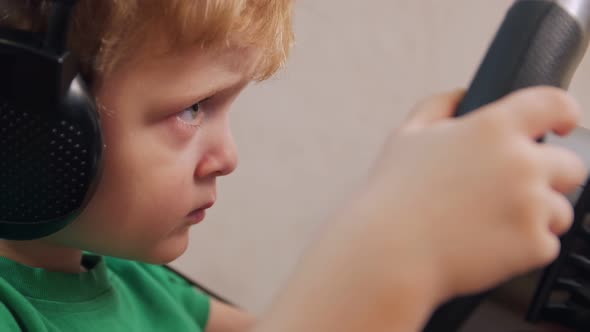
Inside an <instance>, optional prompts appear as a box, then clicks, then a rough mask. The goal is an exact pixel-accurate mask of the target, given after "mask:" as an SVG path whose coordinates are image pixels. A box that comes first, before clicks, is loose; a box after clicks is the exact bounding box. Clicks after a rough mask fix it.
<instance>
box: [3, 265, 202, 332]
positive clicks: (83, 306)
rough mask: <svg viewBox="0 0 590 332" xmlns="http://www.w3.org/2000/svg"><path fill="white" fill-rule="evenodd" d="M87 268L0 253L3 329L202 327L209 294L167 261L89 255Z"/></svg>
mask: <svg viewBox="0 0 590 332" xmlns="http://www.w3.org/2000/svg"><path fill="white" fill-rule="evenodd" d="M83 262H84V263H85V264H84V266H86V267H87V268H88V272H84V273H76V274H74V273H71V274H70V273H59V272H49V271H46V270H43V269H39V268H32V267H28V266H25V265H22V264H19V263H16V262H14V261H12V260H9V259H6V258H4V257H0V331H2V332H13V331H15V332H18V331H23V332H57V331H59V332H62V331H66V332H70V331H73V332H77V331H80V332H119V331H120V332H135V331H137V332H150V331H158V332H160V331H165V332H167V331H173V332H184V331H187V332H200V331H203V330H204V327H205V325H206V324H207V319H208V317H209V305H210V300H209V298H208V297H207V296H205V295H204V294H202V293H200V292H198V291H197V290H196V289H195V288H193V287H192V286H191V285H190V284H189V283H188V282H187V281H185V280H184V279H182V278H181V277H179V276H178V275H176V274H174V273H173V272H171V271H169V270H168V269H166V268H165V267H163V266H158V265H150V264H143V263H138V262H132V261H128V260H122V259H116V258H110V257H109V258H106V257H100V256H94V255H85V256H84V260H83Z"/></svg>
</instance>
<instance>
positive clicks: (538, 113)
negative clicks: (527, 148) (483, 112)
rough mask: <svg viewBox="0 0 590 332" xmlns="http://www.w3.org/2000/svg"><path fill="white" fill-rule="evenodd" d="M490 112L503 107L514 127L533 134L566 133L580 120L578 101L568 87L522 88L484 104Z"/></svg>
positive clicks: (537, 136) (504, 113) (538, 135)
mask: <svg viewBox="0 0 590 332" xmlns="http://www.w3.org/2000/svg"><path fill="white" fill-rule="evenodd" d="M484 108H485V109H487V110H488V111H490V112H498V111H499V110H498V108H499V109H500V110H503V112H502V113H503V115H505V116H506V117H507V118H508V119H509V121H510V122H511V123H513V124H514V126H515V128H517V129H518V130H520V131H522V132H523V133H524V134H526V135H527V136H529V137H531V138H535V139H536V138H539V137H541V136H543V135H544V134H546V133H548V132H551V131H553V132H555V133H557V134H559V135H566V134H568V133H569V132H570V131H571V130H573V129H574V128H575V127H576V126H577V124H578V123H579V121H580V117H581V111H580V107H579V105H578V103H577V102H576V101H575V100H574V99H573V98H572V97H570V96H569V95H568V94H567V93H566V92H565V91H563V90H561V89H558V88H554V87H545V86H543V87H534V88H528V89H522V90H519V91H517V92H514V93H511V94H510V95H508V96H506V97H504V98H502V99H500V100H499V101H497V102H495V103H492V104H490V105H488V106H485V107H484Z"/></svg>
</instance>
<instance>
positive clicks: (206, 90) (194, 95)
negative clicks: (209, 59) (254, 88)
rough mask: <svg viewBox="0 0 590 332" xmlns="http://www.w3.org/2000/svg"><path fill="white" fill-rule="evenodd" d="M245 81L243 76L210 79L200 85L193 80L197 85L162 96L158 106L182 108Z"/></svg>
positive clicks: (170, 108) (174, 108) (169, 108)
mask: <svg viewBox="0 0 590 332" xmlns="http://www.w3.org/2000/svg"><path fill="white" fill-rule="evenodd" d="M195 81H196V80H195ZM246 83H247V79H245V78H243V77H239V78H238V79H224V80H219V81H213V80H211V81H207V83H205V84H204V85H202V86H198V85H200V83H197V82H195V83H194V84H193V85H195V86H198V87H195V88H192V89H187V92H186V93H171V94H170V95H168V96H166V97H165V98H162V104H161V107H160V108H163V107H165V108H166V109H168V110H182V109H183V108H186V107H190V106H192V105H194V104H195V103H197V102H200V101H202V100H204V99H206V98H209V97H211V96H213V95H215V94H218V93H220V92H221V91H224V90H230V89H232V88H235V87H238V86H240V85H244V84H246Z"/></svg>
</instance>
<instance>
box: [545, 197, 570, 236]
mask: <svg viewBox="0 0 590 332" xmlns="http://www.w3.org/2000/svg"><path fill="white" fill-rule="evenodd" d="M546 204H547V207H548V208H549V209H550V211H551V213H550V215H551V217H550V220H549V225H548V227H549V231H550V232H551V234H553V235H555V236H562V235H563V234H565V233H566V232H567V231H568V230H569V229H570V227H572V222H573V220H574V209H573V208H572V205H571V204H570V202H569V201H568V200H567V198H566V197H565V196H564V195H563V194H560V193H556V192H550V193H549V194H548V199H547V202H546Z"/></svg>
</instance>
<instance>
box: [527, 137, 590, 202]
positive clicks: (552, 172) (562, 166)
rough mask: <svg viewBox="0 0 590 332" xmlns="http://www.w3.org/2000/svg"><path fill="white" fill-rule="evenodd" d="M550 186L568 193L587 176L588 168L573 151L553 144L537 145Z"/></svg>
mask: <svg viewBox="0 0 590 332" xmlns="http://www.w3.org/2000/svg"><path fill="white" fill-rule="evenodd" d="M538 149H539V151H540V153H541V158H542V160H543V165H544V167H545V169H546V171H547V176H548V177H549V184H550V185H551V187H552V188H553V189H554V190H555V191H558V192H560V193H563V194H568V193H571V192H573V191H574V190H576V189H577V188H578V186H580V185H581V184H582V183H583V182H584V181H585V180H586V178H587V176H588V168H587V167H586V165H585V164H584V162H583V161H582V159H581V158H580V157H578V155H576V154H575V153H574V152H573V151H571V150H568V149H566V148H562V147H559V146H555V145H549V144H543V145H538Z"/></svg>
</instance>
